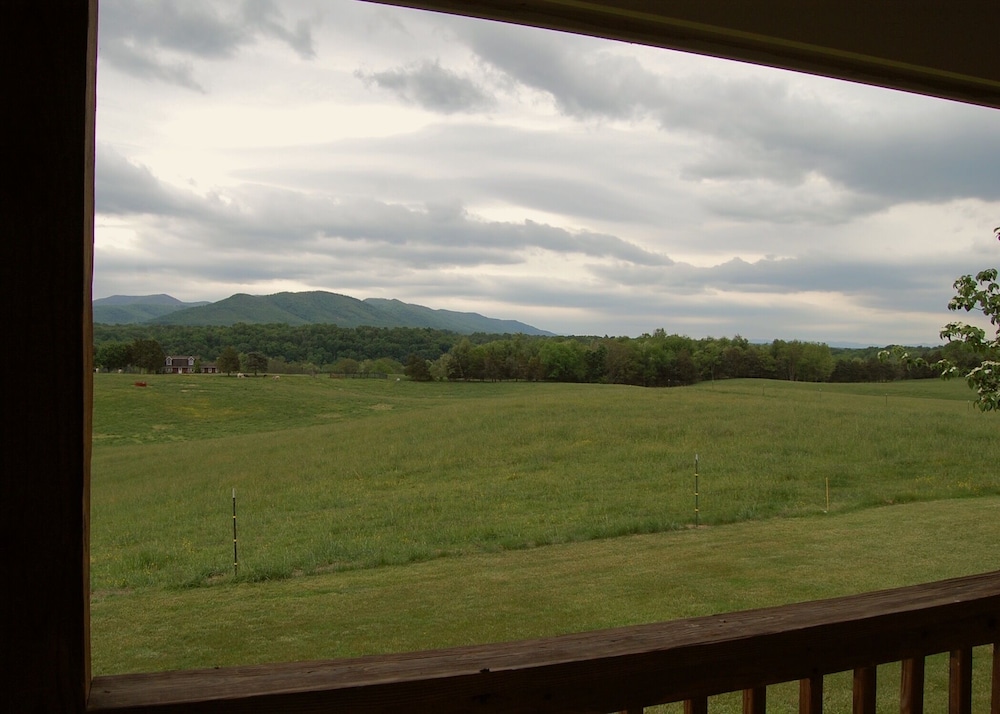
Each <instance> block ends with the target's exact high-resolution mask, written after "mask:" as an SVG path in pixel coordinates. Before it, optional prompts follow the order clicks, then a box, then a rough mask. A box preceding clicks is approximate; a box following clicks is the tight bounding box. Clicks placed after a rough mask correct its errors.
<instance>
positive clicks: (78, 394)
mask: <svg viewBox="0 0 1000 714" xmlns="http://www.w3.org/2000/svg"><path fill="white" fill-rule="evenodd" d="M395 4H403V5H410V6H416V7H422V8H425V9H436V10H444V11H454V12H460V13H463V14H469V15H475V16H481V17H489V18H495V19H502V20H509V21H515V22H522V23H525V24H534V25H538V26H542V27H550V28H554V29H561V30H568V31H574V32H581V33H585V34H593V35H598V36H604V37H612V38H617V39H622V40H626V41H634V42H643V43H648V44H653V45H658V46H663V47H672V48H677V49H684V50H691V51H696V52H702V53H706V54H712V55H716V56H721V57H729V58H733V59H739V60H745V61H751V62H757V63H761V64H767V65H772V66H779V67H786V68H790V69H798V70H803V71H811V72H816V73H819V74H826V75H830V76H836V77H841V78H846V79H858V80H861V81H867V82H871V83H873V84H879V85H882V86H889V87H895V88H899V89H907V90H911V91H918V92H923V93H927V94H931V95H934V96H942V97H951V98H955V99H959V100H962V101H969V102H974V103H978V104H982V105H985V106H992V107H1000V63H998V62H997V61H996V55H995V46H996V45H995V39H994V38H995V28H996V27H998V26H1000V3H996V2H987V1H985V0H981V1H979V2H969V3H958V4H955V3H916V4H914V3H902V2H894V1H890V2H877V3H873V2H870V0H817V2H815V3H802V2H801V0H754V1H753V2H750V3H744V4H742V5H740V4H735V5H734V4H733V3H732V2H731V0H669V1H660V0H588V1H584V0H529V1H526V2H524V1H520V0H518V1H515V0H469V1H468V2H464V1H462V2H459V1H458V0H434V1H426V2H402V3H395ZM0 17H2V18H3V24H2V26H0V27H2V28H3V31H4V35H5V37H4V40H5V41H4V42H3V43H0V53H2V59H3V61H2V63H0V67H2V68H3V69H2V71H3V72H4V78H5V80H6V81H5V82H4V93H3V99H4V103H3V107H4V120H5V132H4V134H3V138H2V141H3V154H2V156H3V166H4V172H5V179H6V180H5V183H6V187H5V188H4V189H3V191H2V192H0V201H2V205H3V208H4V209H5V210H4V211H3V219H4V223H3V225H4V238H5V240H4V242H3V245H4V248H5V249H6V251H7V255H6V260H5V261H4V281H3V284H4V291H5V295H6V297H7V300H6V305H7V316H8V334H9V335H10V336H11V337H13V338H15V339H14V340H10V342H11V343H12V344H16V346H17V349H18V351H19V353H20V357H21V359H20V363H21V364H25V365H29V366H30V370H31V374H30V375H25V374H23V373H22V371H21V370H18V372H17V373H16V374H15V373H14V372H12V371H11V370H7V371H5V373H4V380H5V382H4V385H5V389H4V417H5V418H4V422H5V428H4V433H3V472H2V475H0V489H2V490H0V509H2V510H0V543H2V551H0V552H2V553H3V554H4V559H3V561H2V563H3V567H4V573H5V577H4V587H3V588H2V589H0V591H2V594H0V599H2V600H3V603H4V607H3V629H2V631H0V655H2V657H3V661H2V666H0V685H2V687H0V691H2V694H0V708H2V710H4V711H11V712H36V711H38V712H50V711H51V712H83V711H85V710H86V709H87V706H88V705H87V702H88V699H89V698H90V693H91V676H90V657H89V631H88V628H89V535H88V533H89V521H88V519H89V467H90V432H91V427H90V414H91V399H92V394H91V379H92V374H91V343H92V334H91V316H90V304H91V303H90V301H91V276H92V260H93V218H94V119H95V106H96V104H95V89H96V83H95V82H96V53H97V37H96V18H97V0H10V2H7V3H4V6H3V8H2V10H0ZM976 607H979V606H976ZM980 615H982V612H980ZM886 617H888V618H890V619H891V618H892V617H893V616H892V615H889V614H886ZM685 626H686V625H684V624H671V623H668V624H667V625H665V626H664V627H666V630H664V632H662V633H660V635H661V636H663V635H665V634H666V633H669V632H670V631H671V628H675V629H676V628H680V629H683V628H684V627H685ZM594 637H597V638H598V639H597V640H594V641H592V644H595V645H596V644H597V643H598V642H601V643H602V645H601V646H603V645H605V644H607V645H610V643H609V642H604V641H602V640H601V639H600V638H601V637H613V635H608V634H604V635H594ZM974 639H975V638H974ZM773 641H774V640H773V638H772V639H768V637H765V638H764V639H763V640H761V642H762V643H764V644H766V643H767V642H773ZM564 644H565V643H564ZM971 644H972V643H971V642H968V641H967V642H962V643H956V646H955V649H956V651H962V650H963V648H965V647H968V646H970V645H971ZM553 646H556V645H555V644H553ZM720 646H721V645H720ZM767 646H770V645H767ZM533 647H534V646H533ZM692 647H694V646H693V645H692ZM695 649H697V648H696V647H695ZM660 651H661V650H659V649H657V650H656V652H660ZM504 652H507V654H503V653H504ZM440 656H441V657H447V656H448V655H440ZM508 656H513V655H511V653H510V652H509V651H507V650H504V649H503V648H501V649H500V650H498V652H497V657H499V658H500V659H501V660H504V658H506V657H508ZM661 656H664V655H661V654H653V653H646V654H641V655H640V654H637V653H633V654H628V653H625V652H623V653H622V658H621V659H619V660H617V661H616V663H614V666H613V668H612V669H613V670H615V671H619V672H620V673H621V672H623V670H617V668H618V667H619V666H624V665H625V664H627V663H629V662H631V661H636V662H647V661H648V662H652V661H653V660H655V659H656V658H658V657H661ZM437 657H438V655H435V654H434V653H427V654H425V655H422V656H421V657H420V658H419V664H420V668H423V669H426V670H427V671H428V673H430V672H432V671H433V670H434V666H435V665H434V662H435V661H436V658H437ZM397 659H399V661H400V662H403V661H406V660H407V657H406V656H400V657H399V658H397ZM598 659H599V660H601V659H602V658H601V657H600V656H598ZM997 659H998V658H995V659H994V672H996V671H997V670H998V669H1000V666H998V665H997V664H996V663H997ZM491 660H492V656H491ZM391 661H392V658H390V659H389V660H387V662H386V663H384V666H390V665H389V663H390V662H391ZM505 661H506V660H505ZM510 661H511V662H513V660H510ZM962 661H963V660H962V659H961V656H960V657H959V660H958V661H957V663H956V668H957V669H956V671H957V674H956V681H959V682H961V681H964V680H963V679H962V675H961V673H962V671H963V670H962V669H961V662H962ZM416 663H418V660H412V661H411V665H415V664H416ZM535 664H539V665H544V663H538V662H536V663H535ZM330 666H332V667H340V666H347V667H348V668H350V665H343V664H338V665H334V664H331V665H330ZM380 666H382V665H380ZM399 666H402V665H401V664H400V665H399ZM544 666H545V667H549V665H544ZM562 666H564V665H558V664H552V665H551V667H549V668H548V670H547V673H546V674H544V677H543V678H548V677H550V676H556V675H559V673H560V672H561V671H562V670H561V669H560V667H562ZM565 666H569V665H565ZM587 666H588V665H584V664H582V663H577V664H574V665H572V667H573V668H576V669H578V670H579V671H584V670H586V667H587ZM705 666H706V667H707V666H709V665H707V664H706V665H705ZM851 666H855V665H854V664H852V665H851ZM288 668H291V669H293V670H295V669H298V670H299V671H300V674H301V676H302V677H305V678H306V679H305V680H304V681H308V677H309V676H311V675H309V671H310V670H309V669H308V668H303V666H302V665H278V666H274V667H272V668H270V669H271V671H272V673H273V675H274V677H276V678H278V679H280V678H281V676H282V675H281V673H282V672H283V671H286V670H287V669H288ZM580 668H582V669H580ZM321 669H322V668H321ZM255 671H256V672H258V674H260V671H258V670H255ZM526 671H527V670H525V671H522V670H520V669H517V668H512V669H510V671H506V670H505V671H504V672H503V673H500V672H498V674H499V675H500V676H498V677H497V678H496V679H497V680H498V682H507V683H508V685H507V686H508V687H514V686H515V685H516V684H517V683H518V682H520V681H528V680H522V679H519V678H522V677H528V678H529V679H531V678H532V677H536V676H543V675H541V674H538V675H529V674H526V673H525V672H526ZM538 671H539V672H541V671H542V670H538ZM265 672H266V670H265ZM518 672H521V673H520V674H519V673H518ZM488 674H489V673H479V672H475V673H473V674H472V675H466V674H465V673H464V670H460V671H459V672H456V673H453V676H455V677H458V678H459V679H460V680H461V681H478V680H479V679H480V678H481V675H482V676H488ZM233 676H234V673H232V672H226V673H223V674H222V675H220V677H221V679H219V680H218V681H217V682H216V685H217V686H223V685H225V682H224V681H223V680H225V679H231V678H232V677H233ZM467 676H468V677H470V679H468V680H462V679H461V678H462V677H467ZM623 676H624V675H623ZM767 676H768V677H769V676H771V675H770V674H769V675H767ZM994 678H995V679H1000V676H997V675H996V674H995V675H994ZM124 681H125V680H122V682H124ZM238 681H239V680H238V678H237V679H231V682H230V685H235V684H236V683H237V682H238ZM600 681H601V682H603V684H602V685H601V686H602V687H603V686H607V687H608V690H610V689H611V688H613V687H616V686H618V685H617V684H614V683H612V682H611V681H609V680H608V679H607V678H606V677H605V678H604V679H601V680H600ZM809 682H810V684H809V685H806V686H803V699H804V700H805V701H815V699H816V692H817V691H818V688H819V687H821V680H820V681H818V682H817V680H816V678H815V673H814V675H813V676H812V679H810V680H809ZM760 684H761V682H759V681H757V682H754V683H749V686H751V687H757V686H760ZM230 685H225V686H230ZM306 686H308V685H306ZM401 686H402V685H401ZM406 686H412V685H406ZM426 686H428V687H431V684H430V682H427V683H426ZM463 686H464V685H463ZM392 689H393V688H392V687H391V686H390V687H387V689H385V690H384V691H385V692H390V691H392ZM372 691H374V690H372ZM443 692H444V690H441V693H442V696H443ZM99 694H103V692H102V693H99ZM567 694H568V695H570V694H572V693H569V692H568V693H567ZM179 695H180V693H179V692H176V691H174V692H173V694H169V695H167V696H166V701H170V700H176V699H177V698H178V696H179ZM275 695H276V696H280V697H284V699H282V702H281V703H282V705H285V704H288V705H289V707H294V706H298V705H295V704H293V702H294V701H299V702H301V706H300V707H299V709H298V710H300V711H308V710H311V709H315V708H321V707H322V706H324V705H325V702H326V699H325V698H324V697H325V696H326V695H321V694H319V693H317V692H312V693H309V691H308V690H307V691H304V692H299V693H297V694H292V693H286V694H278V693H277V692H275ZM338 696H340V695H338ZM380 696H382V695H380ZM317 697H319V698H317ZM612 698H613V697H611V696H610V694H608V692H605V691H595V700H594V703H598V702H605V701H611V699H612ZM625 699H626V700H628V699H629V697H625ZM993 699H994V702H993V708H994V711H1000V694H997V693H996V690H994V694H993ZM751 700H753V697H751ZM96 701H97V702H99V701H100V696H98V697H97V700H96ZM241 701H242V703H241ZM262 701H263V702H266V701H270V700H267V699H262V700H258V702H257V704H250V705H247V704H246V702H245V701H243V700H239V699H238V698H234V697H233V696H223V697H222V698H220V699H215V700H213V701H212V702H211V703H209V702H208V701H207V697H206V702H205V703H204V704H202V705H201V706H202V708H203V709H206V710H208V709H210V710H213V711H257V710H259V709H260V702H262ZM386 701H389V700H388V699H386ZM574 701H577V700H576V699H574ZM309 702H311V704H310V703H309ZM275 703H276V702H275ZM625 705H626V707H627V708H630V709H634V708H635V707H636V706H640V703H639V702H638V701H635V702H629V701H626V702H625ZM616 706H617V705H616ZM695 706H696V705H695ZM588 707H589V705H588ZM154 709H155V708H150V707H144V706H141V707H138V708H136V709H135V711H153V710H154ZM289 710H290V711H294V710H295V709H294V708H289Z"/></svg>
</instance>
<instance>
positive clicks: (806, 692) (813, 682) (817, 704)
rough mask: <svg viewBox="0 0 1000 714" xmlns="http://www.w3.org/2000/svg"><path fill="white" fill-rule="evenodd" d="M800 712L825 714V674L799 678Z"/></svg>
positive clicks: (800, 713)
mask: <svg viewBox="0 0 1000 714" xmlns="http://www.w3.org/2000/svg"><path fill="white" fill-rule="evenodd" d="M799 714H823V675H821V674H819V675H815V676H813V677H810V678H809V679H801V680H799Z"/></svg>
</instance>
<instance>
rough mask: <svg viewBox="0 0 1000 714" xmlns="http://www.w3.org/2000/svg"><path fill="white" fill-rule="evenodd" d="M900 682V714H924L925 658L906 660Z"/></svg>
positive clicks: (903, 663)
mask: <svg viewBox="0 0 1000 714" xmlns="http://www.w3.org/2000/svg"><path fill="white" fill-rule="evenodd" d="M902 665H903V668H902V672H901V673H900V680H899V711H900V714H924V658H923V657H914V658H913V659H904V660H903V662H902Z"/></svg>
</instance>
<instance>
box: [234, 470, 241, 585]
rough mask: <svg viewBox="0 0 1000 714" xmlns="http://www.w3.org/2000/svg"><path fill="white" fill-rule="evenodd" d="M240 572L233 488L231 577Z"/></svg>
mask: <svg viewBox="0 0 1000 714" xmlns="http://www.w3.org/2000/svg"><path fill="white" fill-rule="evenodd" d="M239 574H240V559H239V557H238V556H237V553H236V489H235V488H233V577H236V576H237V575H239Z"/></svg>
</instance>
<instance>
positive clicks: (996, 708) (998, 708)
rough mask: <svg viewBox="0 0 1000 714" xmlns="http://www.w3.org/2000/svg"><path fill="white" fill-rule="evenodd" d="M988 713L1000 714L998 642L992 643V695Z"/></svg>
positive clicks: (999, 644) (999, 658) (999, 653)
mask: <svg viewBox="0 0 1000 714" xmlns="http://www.w3.org/2000/svg"><path fill="white" fill-rule="evenodd" d="M990 714H1000V642H995V643H994V644H993V695H992V696H991V697H990Z"/></svg>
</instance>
